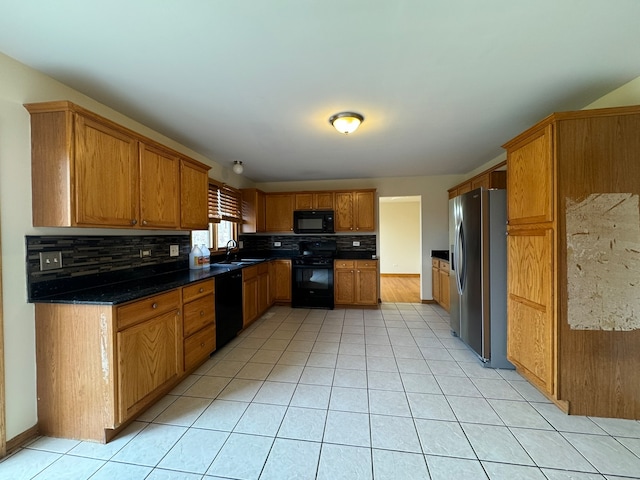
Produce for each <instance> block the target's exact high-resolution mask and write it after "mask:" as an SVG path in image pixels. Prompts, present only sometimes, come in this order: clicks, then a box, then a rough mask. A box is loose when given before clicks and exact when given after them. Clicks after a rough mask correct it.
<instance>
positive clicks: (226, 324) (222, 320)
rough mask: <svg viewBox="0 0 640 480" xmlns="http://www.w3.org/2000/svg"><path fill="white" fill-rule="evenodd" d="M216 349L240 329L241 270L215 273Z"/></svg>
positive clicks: (231, 338)
mask: <svg viewBox="0 0 640 480" xmlns="http://www.w3.org/2000/svg"><path fill="white" fill-rule="evenodd" d="M215 282H216V349H219V348H221V347H222V346H223V345H226V344H227V343H229V342H230V341H231V340H233V339H234V338H235V336H236V335H237V334H238V332H239V331H240V330H242V271H241V270H238V271H235V272H227V273H223V274H221V275H216V277H215Z"/></svg>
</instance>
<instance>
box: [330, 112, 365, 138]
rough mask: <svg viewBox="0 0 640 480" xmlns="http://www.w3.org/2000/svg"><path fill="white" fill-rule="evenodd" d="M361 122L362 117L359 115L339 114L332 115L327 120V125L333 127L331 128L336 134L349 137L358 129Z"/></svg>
mask: <svg viewBox="0 0 640 480" xmlns="http://www.w3.org/2000/svg"><path fill="white" fill-rule="evenodd" d="M363 120H364V117H363V116H362V115H360V114H359V113H354V112H340V113H336V114H335V115H332V116H331V118H329V123H330V124H331V125H333V128H335V129H336V130H337V131H338V132H340V133H343V134H345V135H349V134H350V133H353V132H355V131H356V130H357V129H358V127H359V126H360V124H361V123H362V121H363Z"/></svg>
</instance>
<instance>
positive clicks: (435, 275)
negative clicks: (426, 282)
mask: <svg viewBox="0 0 640 480" xmlns="http://www.w3.org/2000/svg"><path fill="white" fill-rule="evenodd" d="M436 263H437V261H436ZM431 295H432V296H433V299H434V300H435V301H436V302H438V303H440V270H439V269H438V268H437V267H433V266H432V267H431Z"/></svg>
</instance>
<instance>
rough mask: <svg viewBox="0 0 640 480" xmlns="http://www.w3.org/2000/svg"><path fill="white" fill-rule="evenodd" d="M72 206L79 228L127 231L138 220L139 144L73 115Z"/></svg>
mask: <svg viewBox="0 0 640 480" xmlns="http://www.w3.org/2000/svg"><path fill="white" fill-rule="evenodd" d="M75 129H76V137H75V138H76V142H75V146H76V157H75V158H76V161H75V173H74V183H75V200H76V201H75V206H76V212H75V216H76V222H77V224H78V225H95V226H112V227H130V226H132V225H136V224H137V223H138V221H139V218H138V196H139V195H138V184H139V180H138V178H139V177H138V142H137V141H136V139H134V138H132V137H130V136H129V135H128V134H127V133H125V132H123V131H120V130H117V129H115V128H112V127H109V126H107V125H103V124H102V123H100V122H98V121H95V120H93V119H91V118H88V117H84V116H82V115H76V121H75Z"/></svg>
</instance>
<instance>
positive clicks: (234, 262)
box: [211, 258, 264, 267]
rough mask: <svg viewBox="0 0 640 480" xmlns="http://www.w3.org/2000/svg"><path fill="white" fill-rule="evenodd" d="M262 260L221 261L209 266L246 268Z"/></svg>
mask: <svg viewBox="0 0 640 480" xmlns="http://www.w3.org/2000/svg"><path fill="white" fill-rule="evenodd" d="M262 260H264V259H263V258H260V259H258V258H243V259H241V260H222V261H220V262H216V263H212V264H211V265H212V266H214V265H223V266H224V265H237V266H241V267H243V266H247V265H253V264H254V263H257V262H261V261H262Z"/></svg>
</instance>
